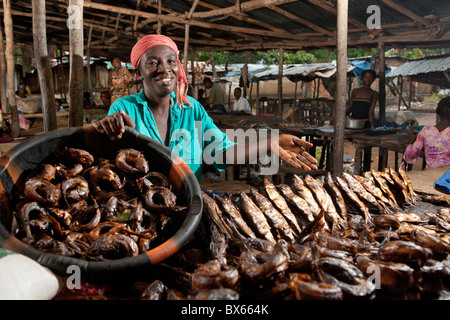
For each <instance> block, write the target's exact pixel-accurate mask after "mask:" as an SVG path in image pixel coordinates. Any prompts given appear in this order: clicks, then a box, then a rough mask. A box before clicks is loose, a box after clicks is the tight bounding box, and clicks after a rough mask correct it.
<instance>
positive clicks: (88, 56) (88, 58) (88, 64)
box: [86, 27, 93, 102]
mask: <svg viewBox="0 0 450 320" xmlns="http://www.w3.org/2000/svg"><path fill="white" fill-rule="evenodd" d="M91 39H92V27H90V28H89V36H88V42H87V46H86V68H87V81H88V91H89V95H90V97H91V102H92V101H93V100H92V99H93V98H92V93H93V92H92V80H91Z"/></svg>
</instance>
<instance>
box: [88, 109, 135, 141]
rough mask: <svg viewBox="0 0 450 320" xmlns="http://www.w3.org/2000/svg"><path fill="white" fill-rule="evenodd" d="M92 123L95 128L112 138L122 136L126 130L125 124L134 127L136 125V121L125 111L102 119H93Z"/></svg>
mask: <svg viewBox="0 0 450 320" xmlns="http://www.w3.org/2000/svg"><path fill="white" fill-rule="evenodd" d="M91 123H92V126H93V127H94V129H95V130H97V131H98V132H101V133H106V135H107V136H108V137H109V138H110V139H111V140H115V139H120V138H122V133H124V132H125V126H129V127H131V128H133V129H134V127H135V126H136V124H135V123H134V121H133V120H131V117H130V116H129V115H128V114H126V113H125V112H124V111H121V112H116V113H113V114H112V115H109V116H106V117H104V118H103V119H101V120H92V121H91Z"/></svg>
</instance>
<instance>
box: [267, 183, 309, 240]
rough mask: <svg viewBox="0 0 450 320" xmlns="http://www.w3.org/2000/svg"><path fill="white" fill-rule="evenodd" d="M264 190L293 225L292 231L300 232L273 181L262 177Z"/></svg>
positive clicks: (295, 220)
mask: <svg viewBox="0 0 450 320" xmlns="http://www.w3.org/2000/svg"><path fill="white" fill-rule="evenodd" d="M264 190H265V191H266V193H267V196H268V197H269V199H270V200H272V202H273V203H274V204H275V207H276V208H277V209H278V210H280V212H281V214H282V215H283V216H284V217H285V218H286V220H287V221H289V223H290V224H291V225H293V226H294V232H296V233H299V232H301V228H300V226H299V225H298V222H297V218H296V217H295V215H294V214H293V213H292V211H291V209H290V208H289V206H288V204H287V202H286V200H285V198H283V196H282V195H281V194H280V193H279V192H278V191H277V189H276V187H275V186H274V185H273V183H271V182H269V181H268V180H267V179H264Z"/></svg>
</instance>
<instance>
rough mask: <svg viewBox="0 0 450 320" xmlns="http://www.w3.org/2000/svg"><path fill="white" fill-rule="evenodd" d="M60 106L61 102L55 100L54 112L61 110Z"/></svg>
mask: <svg viewBox="0 0 450 320" xmlns="http://www.w3.org/2000/svg"><path fill="white" fill-rule="evenodd" d="M61 106H62V101H61V99H55V110H56V111H59V110H61Z"/></svg>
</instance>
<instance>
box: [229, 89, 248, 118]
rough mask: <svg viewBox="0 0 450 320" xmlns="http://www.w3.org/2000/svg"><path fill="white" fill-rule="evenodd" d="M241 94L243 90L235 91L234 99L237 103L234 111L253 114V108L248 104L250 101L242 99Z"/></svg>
mask: <svg viewBox="0 0 450 320" xmlns="http://www.w3.org/2000/svg"><path fill="white" fill-rule="evenodd" d="M241 94H242V89H241V88H239V87H238V88H235V89H234V97H235V99H236V101H235V102H234V106H233V111H235V112H239V111H241V112H244V113H247V114H252V107H251V106H250V103H248V100H247V99H245V98H244V97H242V96H241Z"/></svg>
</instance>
